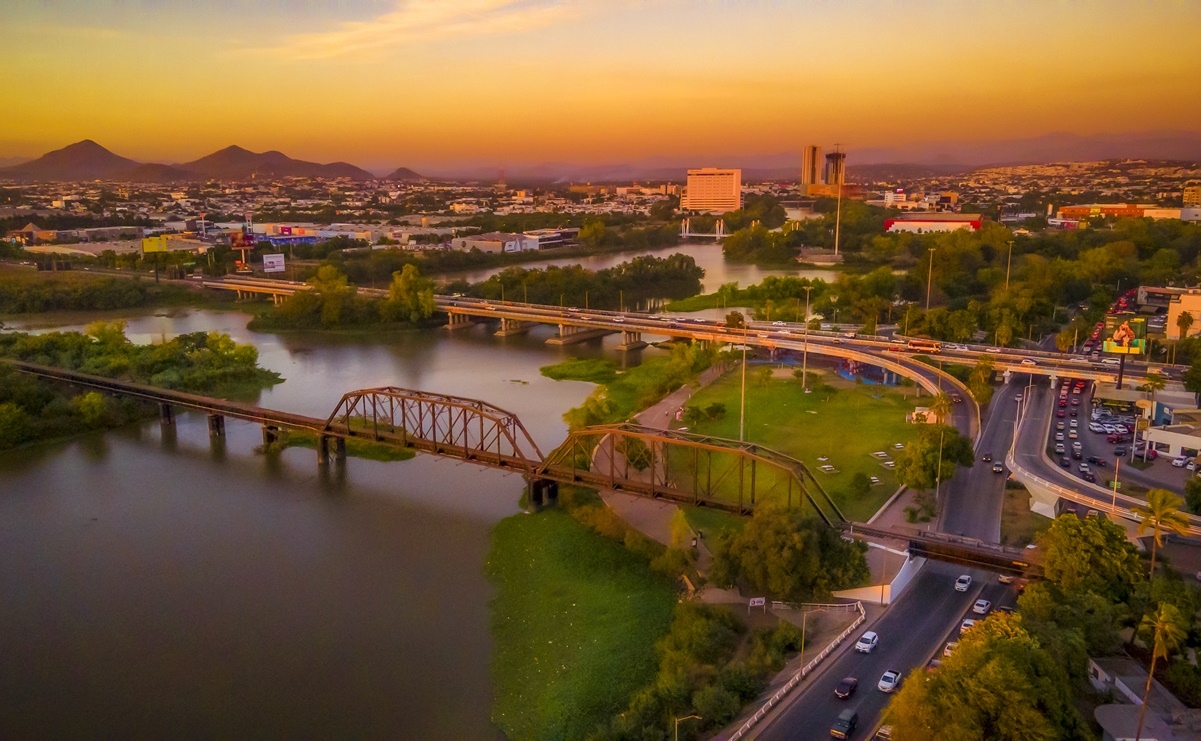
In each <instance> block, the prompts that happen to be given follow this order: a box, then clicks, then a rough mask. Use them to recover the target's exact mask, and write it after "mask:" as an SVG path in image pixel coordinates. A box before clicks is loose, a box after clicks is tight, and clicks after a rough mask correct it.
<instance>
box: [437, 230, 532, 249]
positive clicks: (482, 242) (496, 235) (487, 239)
mask: <svg viewBox="0 0 1201 741" xmlns="http://www.w3.org/2000/svg"><path fill="white" fill-rule="evenodd" d="M538 241H539V240H538V237H532V236H527V235H525V234H510V233H508V232H488V233H487V234H475V235H473V236H470V237H459V238H457V239H455V240H454V247H455V248H456V249H460V250H464V251H471V250H479V251H480V252H525V251H527V250H536V249H538Z"/></svg>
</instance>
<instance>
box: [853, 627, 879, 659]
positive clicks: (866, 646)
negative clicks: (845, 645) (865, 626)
mask: <svg viewBox="0 0 1201 741" xmlns="http://www.w3.org/2000/svg"><path fill="white" fill-rule="evenodd" d="M879 642H880V636H878V635H876V634H875V633H873V632H872V631H870V630H869V631H868V632H866V633H864V634H863V636H862V637H860V638H859V642H858V643H856V644H855V650H856V651H858V652H859V653H861V654H870V653H871V652H872V651H875V650H876V644H878V643H879Z"/></svg>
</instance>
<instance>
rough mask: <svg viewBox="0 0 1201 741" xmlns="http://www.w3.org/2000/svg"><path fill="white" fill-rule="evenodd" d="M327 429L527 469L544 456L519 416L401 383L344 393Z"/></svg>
mask: <svg viewBox="0 0 1201 741" xmlns="http://www.w3.org/2000/svg"><path fill="white" fill-rule="evenodd" d="M323 429H324V432H326V433H327V434H332V435H339V436H343V437H348V438H362V439H367V440H372V441H375V442H387V443H392V444H399V445H401V446H403V447H409V448H415V449H417V450H421V451H424V452H427V453H434V454H437V455H444V456H450V457H454V458H461V459H463V460H467V461H473V462H476V463H481V464H484V465H490V466H494V467H497V468H504V469H511V470H516V471H520V472H522V473H525V474H533V473H535V472H536V471H537V470H538V468H539V467H540V466H541V464H542V460H543V456H542V451H541V450H539V449H538V445H537V443H535V442H534V439H533V438H532V437H531V436H530V433H529V432H528V431H527V430H526V428H525V426H524V425H523V424H522V423H521V420H520V419H518V418H517V415H515V414H513V413H511V412H507V411H505V410H503V409H500V408H499V407H495V406H492V405H491V404H488V403H487V402H483V401H479V400H477V399H468V398H464V397H459V396H449V395H447V394H437V393H430V392H426V391H413V390H411V389H403V388H398V387H395V386H384V387H381V388H373V389H360V390H358V391H351V392H350V393H348V394H345V395H343V396H342V399H341V400H340V401H339V402H338V405H337V406H336V407H335V408H334V411H333V413H331V414H330V416H329V418H328V419H326V421H325V426H324V428H323Z"/></svg>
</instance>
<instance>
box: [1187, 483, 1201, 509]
mask: <svg viewBox="0 0 1201 741" xmlns="http://www.w3.org/2000/svg"><path fill="white" fill-rule="evenodd" d="M1184 502H1185V504H1186V505H1187V506H1188V509H1189V511H1190V512H1192V513H1193V514H1195V515H1201V477H1197V476H1189V478H1188V481H1186V482H1185V483H1184Z"/></svg>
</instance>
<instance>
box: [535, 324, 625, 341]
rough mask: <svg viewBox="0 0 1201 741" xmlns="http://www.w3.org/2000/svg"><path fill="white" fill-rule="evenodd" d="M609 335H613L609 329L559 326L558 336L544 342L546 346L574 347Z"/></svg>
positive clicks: (568, 325) (570, 325)
mask: <svg viewBox="0 0 1201 741" xmlns="http://www.w3.org/2000/svg"><path fill="white" fill-rule="evenodd" d="M610 334H614V332H613V330H611V329H592V328H591V327H577V326H576V325H574V324H560V325H559V335H558V336H557V337H551V338H550V339H549V340H547V341H546V344H548V345H574V344H575V343H577V342H585V341H587V340H592V339H596V338H597V337H604V336H605V335H610Z"/></svg>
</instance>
